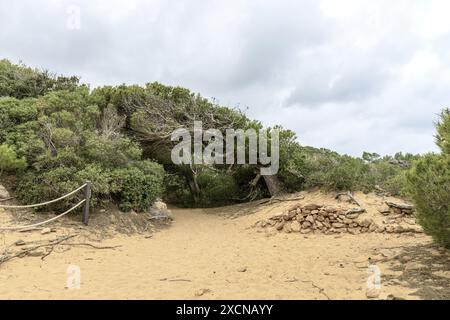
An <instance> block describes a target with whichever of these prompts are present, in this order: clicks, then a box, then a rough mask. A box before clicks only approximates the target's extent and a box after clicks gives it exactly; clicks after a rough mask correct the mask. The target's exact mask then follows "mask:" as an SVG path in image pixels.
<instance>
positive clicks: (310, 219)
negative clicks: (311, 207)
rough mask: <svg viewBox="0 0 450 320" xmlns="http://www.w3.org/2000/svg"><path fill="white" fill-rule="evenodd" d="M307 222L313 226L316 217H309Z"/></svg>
mask: <svg viewBox="0 0 450 320" xmlns="http://www.w3.org/2000/svg"><path fill="white" fill-rule="evenodd" d="M305 220H306V221H308V222H310V223H311V224H313V223H314V217H313V216H307V217H306V219H305Z"/></svg>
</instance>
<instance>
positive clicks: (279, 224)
mask: <svg viewBox="0 0 450 320" xmlns="http://www.w3.org/2000/svg"><path fill="white" fill-rule="evenodd" d="M284 224H285V222H284V221H280V222H278V223H277V224H276V225H275V229H277V230H278V231H280V230H282V229H283V227H284Z"/></svg>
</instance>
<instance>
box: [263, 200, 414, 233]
mask: <svg viewBox="0 0 450 320" xmlns="http://www.w3.org/2000/svg"><path fill="white" fill-rule="evenodd" d="M386 208H387V209H386V210H387V211H386V212H385V213H383V214H382V213H381V212H380V213H379V214H380V215H381V216H380V218H382V219H380V220H381V223H380V222H378V223H376V222H375V221H374V220H373V219H370V218H361V215H363V214H364V213H365V210H364V209H362V208H354V209H348V210H343V209H342V208H336V207H331V206H322V205H317V204H307V205H303V206H302V205H296V206H294V207H292V208H290V209H289V210H287V211H286V212H284V213H282V214H277V215H274V216H272V217H269V218H268V219H264V220H261V221H258V222H257V223H256V224H255V226H256V227H260V228H272V229H274V230H277V231H280V232H285V233H300V234H309V233H321V234H340V233H350V234H361V233H369V232H377V233H385V232H386V233H406V232H411V233H418V232H421V228H420V227H419V226H418V225H417V224H416V223H415V218H414V216H413V210H412V209H411V208H406V209H404V210H403V211H402V210H400V213H398V210H397V209H398V208H397V207H395V208H394V207H389V206H387V207H386ZM394 209H395V210H394ZM377 220H379V219H377Z"/></svg>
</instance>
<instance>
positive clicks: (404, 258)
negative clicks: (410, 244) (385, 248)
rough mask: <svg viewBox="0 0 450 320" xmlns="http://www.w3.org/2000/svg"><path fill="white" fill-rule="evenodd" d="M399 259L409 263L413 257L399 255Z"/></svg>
mask: <svg viewBox="0 0 450 320" xmlns="http://www.w3.org/2000/svg"><path fill="white" fill-rule="evenodd" d="M399 260H400V261H401V262H403V263H407V262H410V261H411V260H412V258H411V257H410V256H401V257H399Z"/></svg>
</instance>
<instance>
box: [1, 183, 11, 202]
mask: <svg viewBox="0 0 450 320" xmlns="http://www.w3.org/2000/svg"><path fill="white" fill-rule="evenodd" d="M9 197H10V195H9V192H8V190H6V188H5V187H4V186H2V185H1V184H0V199H8V198H9Z"/></svg>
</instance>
